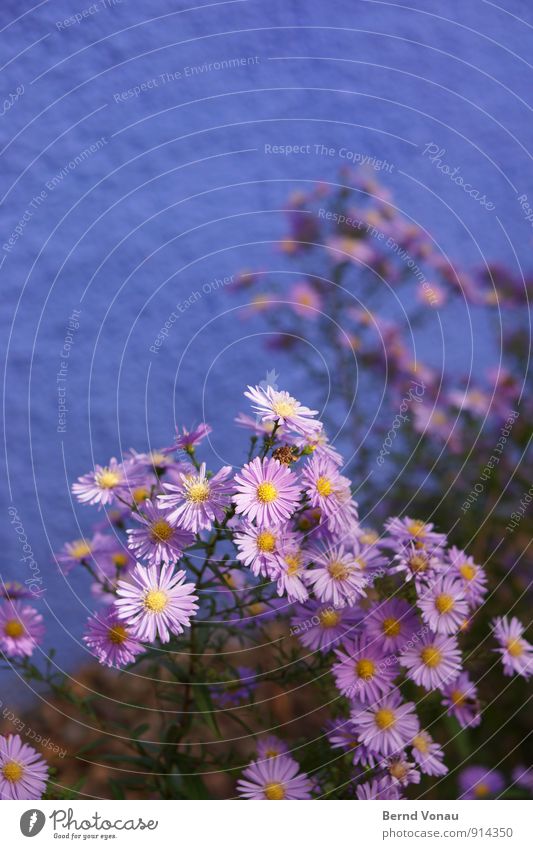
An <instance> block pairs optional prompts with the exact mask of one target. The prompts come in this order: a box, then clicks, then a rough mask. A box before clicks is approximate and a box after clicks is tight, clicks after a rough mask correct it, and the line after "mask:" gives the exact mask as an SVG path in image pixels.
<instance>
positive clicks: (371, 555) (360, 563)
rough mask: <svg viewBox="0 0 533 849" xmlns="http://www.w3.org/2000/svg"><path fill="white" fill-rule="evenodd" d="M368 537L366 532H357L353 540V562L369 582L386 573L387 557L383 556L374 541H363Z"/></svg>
mask: <svg viewBox="0 0 533 849" xmlns="http://www.w3.org/2000/svg"><path fill="white" fill-rule="evenodd" d="M364 539H370V536H369V535H368V534H358V535H357V537H356V538H355V539H354V541H353V557H354V563H355V565H356V566H357V568H358V569H360V570H361V572H362V573H363V574H364V576H365V577H366V579H367V581H368V582H369V583H372V582H373V581H374V580H375V578H379V577H381V576H382V575H384V574H386V573H387V571H388V570H387V568H386V567H387V566H388V563H389V558H388V557H385V555H384V554H383V552H382V551H381V548H380V547H379V546H378V545H376V544H375V543H365V542H364Z"/></svg>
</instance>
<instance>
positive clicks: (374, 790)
mask: <svg viewBox="0 0 533 849" xmlns="http://www.w3.org/2000/svg"><path fill="white" fill-rule="evenodd" d="M355 792H356V793H357V798H358V799H361V801H365V800H367V799H371V800H376V799H377V800H379V801H386V800H389V799H400V798H401V796H400V792H399V790H398V787H396V786H395V785H394V784H391V782H390V781H387V779H386V778H373V779H372V780H371V781H365V782H364V784H359V785H358V787H357V789H356V791H355Z"/></svg>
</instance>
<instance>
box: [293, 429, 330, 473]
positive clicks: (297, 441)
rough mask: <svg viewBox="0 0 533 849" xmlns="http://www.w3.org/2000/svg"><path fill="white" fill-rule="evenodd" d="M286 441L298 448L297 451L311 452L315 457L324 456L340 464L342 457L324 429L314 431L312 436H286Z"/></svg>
mask: <svg viewBox="0 0 533 849" xmlns="http://www.w3.org/2000/svg"><path fill="white" fill-rule="evenodd" d="M287 441H288V442H290V444H291V445H294V446H295V447H296V448H298V450H299V451H302V452H304V453H306V454H313V455H314V456H316V457H325V458H326V459H327V460H330V462H332V463H335V465H337V466H340V465H342V462H343V459H342V457H341V455H340V454H339V452H338V451H337V450H336V449H335V448H334V447H333V445H332V444H331V443H330V441H329V439H328V436H327V434H326V431H325V430H324V429H322V430H321V431H319V433H314V434H313V435H312V436H297V437H292V438H290V437H288V438H287Z"/></svg>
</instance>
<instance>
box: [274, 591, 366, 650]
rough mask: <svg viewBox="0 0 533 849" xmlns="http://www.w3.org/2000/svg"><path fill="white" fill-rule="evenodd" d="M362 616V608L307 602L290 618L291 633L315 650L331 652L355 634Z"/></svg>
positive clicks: (304, 644) (307, 646)
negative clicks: (356, 626)
mask: <svg viewBox="0 0 533 849" xmlns="http://www.w3.org/2000/svg"><path fill="white" fill-rule="evenodd" d="M361 616H362V614H361V611H360V610H359V608H353V607H340V608H336V607H334V606H333V605H332V604H321V603H319V602H317V601H308V602H307V603H306V604H305V605H301V606H298V607H297V608H296V610H295V615H294V617H293V618H292V619H291V634H292V635H293V636H297V637H298V639H299V641H300V643H301V644H302V645H303V646H305V647H306V648H308V649H310V650H311V651H313V652H315V651H321V652H328V651H331V649H332V648H334V647H335V646H336V645H338V644H339V643H340V642H341V640H342V639H344V638H345V637H347V636H350V635H352V636H353V632H354V627H355V625H356V624H357V623H358V622H360V621H361Z"/></svg>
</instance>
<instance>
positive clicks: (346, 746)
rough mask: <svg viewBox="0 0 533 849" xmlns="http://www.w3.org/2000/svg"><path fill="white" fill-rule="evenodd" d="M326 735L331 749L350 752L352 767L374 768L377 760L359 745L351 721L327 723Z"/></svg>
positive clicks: (337, 720) (361, 744)
mask: <svg viewBox="0 0 533 849" xmlns="http://www.w3.org/2000/svg"><path fill="white" fill-rule="evenodd" d="M326 734H327V738H328V740H329V742H330V744H331V746H332V748H333V749H342V750H343V751H344V752H350V754H351V755H352V762H353V764H354V766H358V765H359V766H363V767H374V766H376V763H377V760H376V757H375V755H373V754H372V752H370V751H369V749H368V748H367V747H366V746H364V745H363V743H361V741H360V740H359V738H358V737H357V735H356V733H355V731H354V729H353V725H352V723H351V720H348V721H347V720H345V719H335V720H333V721H332V722H330V723H329V725H328V729H327V731H326Z"/></svg>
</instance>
